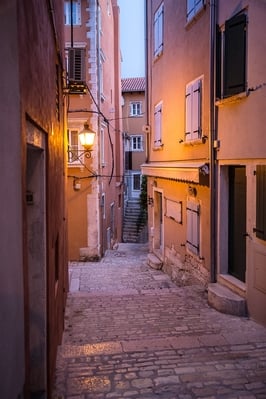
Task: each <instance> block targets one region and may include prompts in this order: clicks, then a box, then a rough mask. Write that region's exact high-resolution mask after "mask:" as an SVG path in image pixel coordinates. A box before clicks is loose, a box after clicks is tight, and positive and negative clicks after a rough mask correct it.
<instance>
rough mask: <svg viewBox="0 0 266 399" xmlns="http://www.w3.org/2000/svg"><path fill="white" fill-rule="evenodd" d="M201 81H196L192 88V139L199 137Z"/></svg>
mask: <svg viewBox="0 0 266 399" xmlns="http://www.w3.org/2000/svg"><path fill="white" fill-rule="evenodd" d="M200 115H201V81H200V80H197V81H196V82H195V83H194V84H193V86H192V139H197V138H199V136H200V130H201V117H200Z"/></svg>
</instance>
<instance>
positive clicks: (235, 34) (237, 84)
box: [224, 14, 247, 97]
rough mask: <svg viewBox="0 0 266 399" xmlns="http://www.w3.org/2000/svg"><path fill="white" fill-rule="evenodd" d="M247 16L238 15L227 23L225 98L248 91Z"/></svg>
mask: <svg viewBox="0 0 266 399" xmlns="http://www.w3.org/2000/svg"><path fill="white" fill-rule="evenodd" d="M246 25H247V16H246V15H245V14H241V15H237V16H236V17H233V18H231V19H229V20H228V21H226V22H225V50H224V96H225V97H226V96H231V95H234V94H237V93H241V92H243V91H245V89H246Z"/></svg>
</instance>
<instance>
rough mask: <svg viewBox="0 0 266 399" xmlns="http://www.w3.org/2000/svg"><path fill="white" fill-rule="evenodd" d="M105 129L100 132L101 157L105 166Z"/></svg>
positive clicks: (102, 128)
mask: <svg viewBox="0 0 266 399" xmlns="http://www.w3.org/2000/svg"><path fill="white" fill-rule="evenodd" d="M104 149H105V127H103V126H102V127H101V130H100V157H101V165H102V167H104V166H105V151H104Z"/></svg>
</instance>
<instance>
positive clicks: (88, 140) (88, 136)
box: [79, 125, 95, 148]
mask: <svg viewBox="0 0 266 399" xmlns="http://www.w3.org/2000/svg"><path fill="white" fill-rule="evenodd" d="M79 139H80V142H81V144H82V145H83V147H85V148H90V147H92V146H93V143H94V139H95V132H93V131H92V130H90V129H89V127H88V125H84V129H83V130H81V132H80V133H79Z"/></svg>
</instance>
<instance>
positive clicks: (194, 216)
mask: <svg viewBox="0 0 266 399" xmlns="http://www.w3.org/2000/svg"><path fill="white" fill-rule="evenodd" d="M199 232H200V206H199V204H198V203H196V202H194V201H188V202H187V249H188V250H189V251H190V252H192V253H193V254H195V255H199V253H200V234H199Z"/></svg>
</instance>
